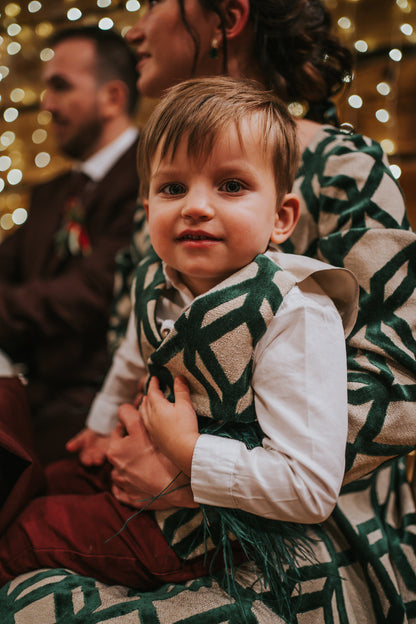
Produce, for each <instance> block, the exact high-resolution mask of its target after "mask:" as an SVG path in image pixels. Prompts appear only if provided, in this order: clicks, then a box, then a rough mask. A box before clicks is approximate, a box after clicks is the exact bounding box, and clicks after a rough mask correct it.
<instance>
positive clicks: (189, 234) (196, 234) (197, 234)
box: [176, 230, 220, 242]
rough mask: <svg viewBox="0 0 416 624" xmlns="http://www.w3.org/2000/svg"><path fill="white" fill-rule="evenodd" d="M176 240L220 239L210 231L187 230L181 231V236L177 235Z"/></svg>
mask: <svg viewBox="0 0 416 624" xmlns="http://www.w3.org/2000/svg"><path fill="white" fill-rule="evenodd" d="M176 240H177V241H179V242H182V241H195V242H200V241H219V240H220V239H219V238H218V237H216V236H214V235H213V234H210V233H209V232H201V231H200V230H197V231H193V230H186V231H185V232H181V233H180V234H179V236H177V237H176Z"/></svg>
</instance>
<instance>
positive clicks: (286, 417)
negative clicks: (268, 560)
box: [87, 254, 347, 523]
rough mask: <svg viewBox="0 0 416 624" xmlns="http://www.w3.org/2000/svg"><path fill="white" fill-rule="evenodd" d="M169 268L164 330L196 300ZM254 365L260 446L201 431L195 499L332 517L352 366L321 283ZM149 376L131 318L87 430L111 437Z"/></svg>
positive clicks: (305, 290) (274, 513) (281, 515)
mask: <svg viewBox="0 0 416 624" xmlns="http://www.w3.org/2000/svg"><path fill="white" fill-rule="evenodd" d="M284 256H285V262H288V260H287V258H288V255H287V254H284ZM309 260H310V259H306V261H309ZM300 262H302V260H300ZM314 262H316V261H314ZM289 263H290V260H289ZM296 264H299V257H297V258H296ZM318 264H322V263H318ZM322 266H324V265H323V264H322ZM325 267H326V268H328V265H325ZM165 272H166V275H167V277H168V278H169V279H170V286H171V291H170V293H171V294H169V297H166V298H162V297H161V298H160V299H159V302H158V307H157V311H156V316H157V322H158V323H159V326H160V328H161V331H162V333H163V332H165V331H169V329H170V328H171V327H172V325H173V323H174V322H175V320H176V318H177V317H178V316H179V314H180V313H181V311H182V309H183V308H184V307H185V306H186V305H188V304H189V303H190V302H191V301H192V299H193V297H192V295H191V293H190V292H189V290H188V289H187V288H186V287H185V286H184V284H183V283H180V282H178V280H177V279H175V276H173V275H172V272H169V271H168V269H167V270H166V271H165ZM327 273H329V272H328V271H327ZM341 281H342V280H341ZM168 284H169V282H168ZM253 364H254V365H253V378H252V386H253V390H254V397H255V409H256V415H257V419H258V422H259V424H260V427H261V429H262V430H263V432H264V434H265V438H264V441H263V445H262V446H261V447H257V448H255V449H252V450H248V449H247V448H246V446H245V445H244V444H243V443H242V442H240V441H238V440H232V439H227V438H221V437H218V436H213V435H208V434H202V435H200V437H199V438H198V441H197V443H196V446H195V450H194V453H193V458H192V474H191V487H192V491H193V494H194V499H195V501H196V502H198V503H206V504H211V505H218V506H223V507H230V508H240V509H243V510H245V511H248V512H251V513H254V514H256V515H260V516H264V517H268V518H274V519H278V520H287V521H292V522H302V523H314V522H320V521H322V520H324V519H325V518H326V517H328V516H329V514H330V513H331V511H332V509H333V507H334V505H335V503H336V500H337V496H338V494H339V489H340V487H341V483H342V479H343V475H344V458H345V445H346V438H347V367H346V354H345V338H344V330H343V325H342V321H341V317H340V314H339V312H338V311H337V308H336V307H335V305H334V303H333V302H332V300H331V299H330V297H328V296H327V295H326V294H325V293H324V291H323V290H322V289H321V287H320V286H318V284H317V281H315V279H313V278H312V277H308V278H307V279H305V280H303V281H302V282H301V283H300V284H299V285H297V286H295V287H294V288H293V289H292V290H291V291H290V292H289V294H288V295H286V297H285V299H284V301H283V303H282V304H281V306H280V307H279V309H278V311H277V313H276V315H275V317H274V319H273V320H272V322H271V323H270V325H269V327H268V328H267V331H266V333H265V334H264V336H263V337H262V339H261V340H260V341H259V343H258V344H257V346H256V348H255V350H254V363H253ZM145 374H146V369H145V366H144V363H143V360H142V358H141V355H140V351H139V348H138V342H137V333H136V324H135V319H134V316H133V315H132V316H131V318H130V322H129V326H128V330H127V335H126V338H125V340H124V341H123V343H122V344H121V346H120V347H119V349H118V351H117V352H116V354H115V357H114V361H113V365H112V367H111V369H110V371H109V373H108V375H107V378H106V381H105V383H104V386H103V389H102V391H101V392H100V393H99V394H98V395H97V397H96V399H95V401H94V403H93V405H92V408H91V411H90V414H89V418H88V420H87V426H88V427H90V428H91V429H94V430H95V431H97V432H100V433H103V434H108V433H110V432H111V431H112V429H113V427H114V426H115V424H116V422H117V409H118V407H119V406H120V405H121V404H122V403H124V402H130V403H131V402H132V400H133V399H134V397H135V395H136V393H137V385H138V381H139V380H140V379H141V378H142V377H143V376H144V375H145Z"/></svg>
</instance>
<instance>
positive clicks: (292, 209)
mask: <svg viewBox="0 0 416 624" xmlns="http://www.w3.org/2000/svg"><path fill="white" fill-rule="evenodd" d="M299 215H300V201H299V198H298V196H297V195H295V194H294V193H286V195H285V196H284V197H283V199H282V201H281V203H280V207H279V208H278V209H277V211H276V217H275V222H274V228H273V231H272V233H271V236H270V241H271V242H272V243H276V245H281V243H284V242H285V240H287V239H288V238H289V237H290V236H291V235H292V232H293V230H294V229H295V227H296V223H297V222H298V220H299Z"/></svg>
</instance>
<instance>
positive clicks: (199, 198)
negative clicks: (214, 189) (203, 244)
mask: <svg viewBox="0 0 416 624" xmlns="http://www.w3.org/2000/svg"><path fill="white" fill-rule="evenodd" d="M181 214H182V217H183V218H184V219H193V220H204V221H206V220H209V219H212V217H213V216H214V208H213V206H212V203H211V201H210V199H209V197H208V196H207V195H205V194H203V193H192V194H191V193H190V194H188V195H187V197H185V198H184V205H183V208H182V211H181Z"/></svg>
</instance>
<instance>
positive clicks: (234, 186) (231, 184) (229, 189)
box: [222, 180, 243, 193]
mask: <svg viewBox="0 0 416 624" xmlns="http://www.w3.org/2000/svg"><path fill="white" fill-rule="evenodd" d="M222 188H223V190H224V191H225V192H226V193H239V192H240V191H241V190H242V188H243V185H242V184H241V182H239V181H238V180H227V182H224V184H223V185H222Z"/></svg>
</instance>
